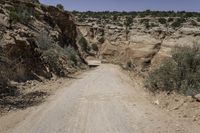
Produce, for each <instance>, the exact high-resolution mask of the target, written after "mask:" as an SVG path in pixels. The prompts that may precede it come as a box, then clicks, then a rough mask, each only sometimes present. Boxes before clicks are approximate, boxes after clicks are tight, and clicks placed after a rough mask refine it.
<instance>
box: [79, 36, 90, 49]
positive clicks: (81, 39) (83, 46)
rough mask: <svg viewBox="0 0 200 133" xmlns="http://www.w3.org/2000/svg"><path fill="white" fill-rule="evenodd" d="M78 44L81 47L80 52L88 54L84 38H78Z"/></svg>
mask: <svg viewBox="0 0 200 133" xmlns="http://www.w3.org/2000/svg"><path fill="white" fill-rule="evenodd" d="M79 44H80V45H81V48H82V50H84V51H86V52H88V42H87V40H86V39H85V38H84V37H81V38H80V40H79Z"/></svg>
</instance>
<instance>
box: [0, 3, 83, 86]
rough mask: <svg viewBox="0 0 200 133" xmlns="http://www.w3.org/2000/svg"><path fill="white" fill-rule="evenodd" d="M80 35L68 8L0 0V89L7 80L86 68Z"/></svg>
mask: <svg viewBox="0 0 200 133" xmlns="http://www.w3.org/2000/svg"><path fill="white" fill-rule="evenodd" d="M80 38H82V35H81V33H80V32H79V30H78V29H77V27H76V25H75V22H74V17H73V16H72V15H71V13H69V12H67V11H62V10H61V9H58V8H56V7H53V6H45V5H42V4H39V3H38V2H36V3H35V2H30V1H29V2H27V1H22V0H4V1H0V69H1V70H0V72H1V73H0V76H1V79H2V81H1V83H0V88H2V86H5V85H4V84H5V81H7V80H15V81H26V80H30V79H38V80H41V79H42V78H51V77H52V76H53V75H57V76H66V75H68V74H69V73H73V72H75V71H77V70H78V69H82V68H85V67H86V64H85V60H84V57H85V55H86V52H85V51H84V49H83V48H82V47H81V45H82V44H81V42H80V41H79V40H80ZM3 79H4V80H5V81H3Z"/></svg>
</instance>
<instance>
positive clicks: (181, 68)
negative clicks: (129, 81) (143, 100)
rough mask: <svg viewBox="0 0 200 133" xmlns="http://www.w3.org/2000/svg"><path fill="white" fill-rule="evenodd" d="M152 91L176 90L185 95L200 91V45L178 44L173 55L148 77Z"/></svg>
mask: <svg viewBox="0 0 200 133" xmlns="http://www.w3.org/2000/svg"><path fill="white" fill-rule="evenodd" d="M146 83H147V87H148V88H149V89H150V90H151V91H154V92H155V91H168V92H171V91H176V92H179V93H182V94H185V95H195V94H197V93H199V92H200V47H199V45H197V44H195V45H193V46H176V47H175V48H174V49H173V50H172V56H171V57H170V58H168V59H166V60H165V61H163V62H162V63H161V65H160V67H159V68H157V69H155V70H153V71H151V72H150V73H149V76H148V78H147V82H146Z"/></svg>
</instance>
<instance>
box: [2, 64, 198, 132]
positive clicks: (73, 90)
mask: <svg viewBox="0 0 200 133" xmlns="http://www.w3.org/2000/svg"><path fill="white" fill-rule="evenodd" d="M130 82H132V83H133V85H130V84H129V83H130ZM22 112H23V111H22ZM13 116H14V117H13ZM8 117H9V116H5V117H3V118H0V122H1V124H0V132H1V133H4V132H5V133H177V132H180V133H199V132H200V127H198V126H197V125H191V124H190V123H187V121H184V120H182V119H179V118H176V117H174V116H173V115H171V114H168V113H166V112H164V111H162V110H161V109H159V108H157V107H156V106H154V105H152V104H151V101H149V100H148V94H147V93H146V92H145V91H144V90H143V89H142V88H141V87H140V84H139V83H137V81H131V80H130V79H129V77H128V76H127V75H125V74H124V73H122V72H121V71H120V68H119V67H117V66H114V65H101V66H99V67H98V68H96V69H95V70H92V71H89V72H86V73H84V74H82V75H81V76H80V78H79V79H77V80H75V81H73V83H71V84H70V85H69V86H68V87H66V88H63V89H61V90H59V91H58V92H57V93H56V94H55V95H54V96H52V97H51V98H50V99H49V100H48V101H47V102H46V103H44V104H43V105H40V106H38V107H35V108H34V109H30V111H29V112H28V113H27V114H26V117H24V118H23V119H22V118H21V120H19V121H18V122H17V123H16V124H15V125H9V122H10V123H11V121H12V120H14V119H15V117H16V115H12V116H10V118H8ZM18 117H19V116H18Z"/></svg>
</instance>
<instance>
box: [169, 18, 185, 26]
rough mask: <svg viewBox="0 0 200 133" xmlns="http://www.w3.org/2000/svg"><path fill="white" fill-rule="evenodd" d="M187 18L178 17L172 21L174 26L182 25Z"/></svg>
mask: <svg viewBox="0 0 200 133" xmlns="http://www.w3.org/2000/svg"><path fill="white" fill-rule="evenodd" d="M185 21H186V20H185V19H184V18H177V19H176V21H175V22H173V23H172V25H171V26H172V27H173V28H178V27H180V26H181V25H182V24H183V23H184V22H185Z"/></svg>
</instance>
